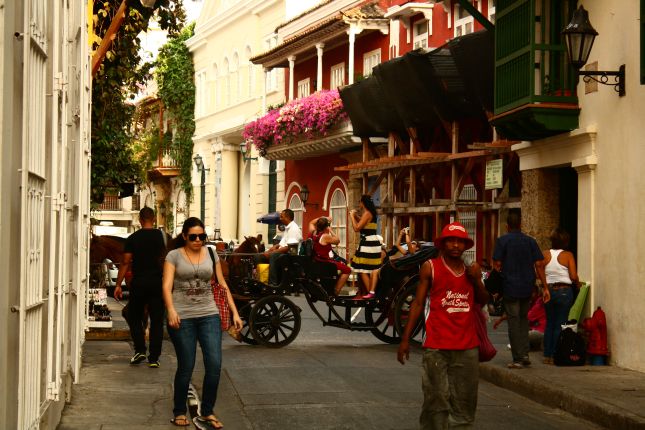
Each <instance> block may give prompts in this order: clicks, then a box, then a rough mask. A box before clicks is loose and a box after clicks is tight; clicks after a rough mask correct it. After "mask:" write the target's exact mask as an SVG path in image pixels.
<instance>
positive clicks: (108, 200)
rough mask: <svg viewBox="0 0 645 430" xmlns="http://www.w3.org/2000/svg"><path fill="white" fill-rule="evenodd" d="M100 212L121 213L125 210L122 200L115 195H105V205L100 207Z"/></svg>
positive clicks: (102, 204)
mask: <svg viewBox="0 0 645 430" xmlns="http://www.w3.org/2000/svg"><path fill="white" fill-rule="evenodd" d="M98 209H99V210H100V211H120V210H122V209H123V205H122V203H121V199H119V197H118V196H115V195H105V197H104V198H103V203H101V204H100V205H99V207H98Z"/></svg>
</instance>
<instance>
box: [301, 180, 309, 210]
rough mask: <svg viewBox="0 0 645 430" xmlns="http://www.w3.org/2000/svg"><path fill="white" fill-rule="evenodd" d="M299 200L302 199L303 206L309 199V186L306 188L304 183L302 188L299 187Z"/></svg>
mask: <svg viewBox="0 0 645 430" xmlns="http://www.w3.org/2000/svg"><path fill="white" fill-rule="evenodd" d="M300 200H302V206H305V205H306V204H307V200H309V188H307V186H306V185H303V186H302V188H300Z"/></svg>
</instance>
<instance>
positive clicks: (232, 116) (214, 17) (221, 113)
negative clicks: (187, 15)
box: [187, 0, 286, 241]
mask: <svg viewBox="0 0 645 430" xmlns="http://www.w3.org/2000/svg"><path fill="white" fill-rule="evenodd" d="M285 8H286V5H285V0H270V1H258V0H251V1H244V2H221V3H216V2H212V3H209V4H206V5H205V6H204V9H203V10H202V13H201V15H200V17H199V19H198V20H197V24H196V26H195V36H194V37H193V38H191V39H190V40H189V41H188V42H187V45H188V47H189V49H190V51H191V52H192V54H193V61H194V63H195V71H196V73H197V72H200V73H203V74H204V75H205V76H204V77H202V78H200V79H202V80H201V81H196V82H197V94H196V97H197V99H199V100H201V101H202V103H200V106H201V109H200V111H199V112H197V114H196V117H195V122H196V131H195V136H194V138H193V142H194V148H193V152H194V154H197V153H199V154H200V155H201V156H202V157H203V158H204V160H205V162H207V160H209V161H210V166H208V165H207V166H206V167H208V168H209V169H210V171H209V172H208V174H207V178H206V182H207V188H206V199H205V201H206V206H205V218H206V219H205V220H204V223H205V225H206V226H207V227H208V228H209V229H210V230H214V229H220V232H221V237H222V238H223V239H224V240H226V241H229V240H231V239H232V240H235V241H239V240H241V239H243V236H244V235H256V234H258V233H262V234H263V235H264V237H265V238H266V233H267V226H266V225H263V224H258V223H257V222H256V219H257V218H258V217H259V216H260V215H263V214H264V213H266V212H267V210H268V203H269V199H268V196H267V193H266V192H264V190H265V189H268V178H269V177H268V170H267V171H266V172H264V171H263V170H262V168H261V167H260V165H261V162H260V160H258V159H257V158H258V154H257V153H255V151H254V150H253V151H252V153H251V154H247V157H251V158H255V159H251V160H244V159H243V157H242V156H241V153H240V144H241V143H242V142H243V139H242V132H243V130H244V126H245V125H246V124H247V123H249V122H250V121H253V120H255V119H256V118H258V117H259V116H261V115H262V114H263V113H264V112H263V100H264V95H265V92H264V90H265V83H264V77H265V75H264V71H263V70H262V68H261V67H258V66H255V65H252V64H251V63H250V62H249V61H248V60H249V58H250V57H252V56H254V55H258V54H260V53H262V52H264V51H266V50H267V49H268V45H267V43H268V39H267V38H268V37H269V36H270V35H272V34H273V32H274V30H275V28H276V27H277V26H278V25H280V24H281V23H282V22H283V21H284V19H285V10H286V9H285ZM273 75H275V79H276V82H275V83H276V85H275V87H274V88H273V89H272V90H270V91H269V92H268V93H267V94H266V104H267V105H269V106H270V105H276V104H278V103H281V102H284V99H285V97H284V72H283V70H281V69H279V70H276V71H275V72H274V73H273ZM199 82H202V84H201V85H200V84H199ZM266 164H267V165H268V162H267V163H266ZM195 175H197V172H196V171H193V185H194V186H195V188H194V190H195V192H194V198H193V201H192V203H191V206H190V214H191V215H194V216H199V212H200V207H199V205H200V198H199V196H200V195H199V191H200V190H199V179H196V177H195Z"/></svg>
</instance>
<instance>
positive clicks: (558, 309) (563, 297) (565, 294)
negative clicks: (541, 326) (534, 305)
mask: <svg viewBox="0 0 645 430" xmlns="http://www.w3.org/2000/svg"><path fill="white" fill-rule="evenodd" d="M549 292H550V293H551V300H549V301H548V302H547V303H545V304H544V311H545V313H546V329H545V330H544V356H545V357H553V353H554V352H555V345H556V343H557V342H558V337H560V332H561V331H562V327H561V326H562V324H564V323H566V322H567V320H568V319H569V310H570V309H571V305H572V304H573V290H572V289H571V287H567V288H559V289H553V288H549Z"/></svg>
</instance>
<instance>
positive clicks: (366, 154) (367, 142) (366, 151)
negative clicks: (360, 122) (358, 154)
mask: <svg viewBox="0 0 645 430" xmlns="http://www.w3.org/2000/svg"><path fill="white" fill-rule="evenodd" d="M361 142H363V163H366V162H368V161H369V160H370V151H369V148H370V139H369V138H368V137H364V138H362V139H361Z"/></svg>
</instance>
